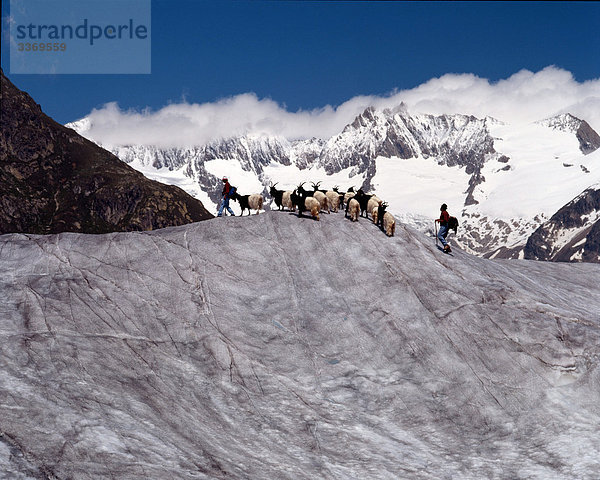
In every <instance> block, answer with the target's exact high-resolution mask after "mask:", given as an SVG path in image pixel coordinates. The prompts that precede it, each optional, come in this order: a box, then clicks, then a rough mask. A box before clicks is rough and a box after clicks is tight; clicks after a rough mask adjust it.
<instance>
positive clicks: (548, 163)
mask: <svg viewBox="0 0 600 480" xmlns="http://www.w3.org/2000/svg"><path fill="white" fill-rule="evenodd" d="M72 126H73V127H74V128H76V129H78V131H79V132H80V133H81V134H82V135H85V133H86V131H89V130H90V125H89V121H88V122H87V123H86V119H84V120H82V121H81V122H79V123H75V124H72ZM105 147H106V148H108V149H109V150H111V151H113V152H114V153H115V154H116V155H117V156H119V158H121V159H122V160H124V161H126V162H128V163H131V164H132V165H133V166H134V167H135V168H138V169H140V170H141V171H143V172H145V173H146V174H147V175H151V176H152V178H154V179H158V178H161V177H162V178H163V180H164V181H166V182H167V183H177V184H178V185H180V186H182V187H183V188H187V191H188V192H189V193H191V194H192V195H195V196H196V197H198V198H199V199H200V200H201V201H202V202H203V203H204V204H205V205H211V204H212V205H213V209H214V210H215V211H216V208H217V202H218V200H219V193H220V191H221V183H220V178H221V177H222V176H223V175H227V176H228V177H229V178H230V179H231V181H232V183H233V184H234V185H236V186H238V187H239V189H240V191H241V193H243V194H244V193H259V192H262V193H263V194H265V195H267V193H268V187H269V184H270V183H275V182H278V188H284V189H294V188H295V187H296V186H297V185H298V184H299V183H301V182H303V181H306V182H311V181H313V182H317V181H321V182H322V186H323V187H325V188H332V187H334V186H336V185H338V186H339V187H340V188H341V189H342V190H345V189H347V188H348V187H350V186H353V187H354V188H355V189H356V188H360V187H363V188H365V189H367V190H370V191H372V192H373V193H376V194H377V195H378V196H379V197H381V198H383V199H384V200H386V201H387V202H388V203H389V210H390V211H391V212H393V213H394V214H395V215H397V216H398V217H399V218H401V219H402V220H404V221H406V222H408V223H410V224H412V225H413V226H415V227H417V228H419V229H420V230H421V231H424V232H427V231H432V230H433V219H434V218H435V217H436V216H437V215H438V213H439V207H440V205H441V204H442V203H446V204H448V206H449V209H450V212H451V214H453V215H455V216H457V217H459V221H460V227H459V232H458V236H457V238H456V240H455V241H456V243H457V244H459V245H461V246H462V247H463V248H466V249H467V250H468V251H470V252H473V253H477V254H480V255H485V256H512V257H516V256H523V255H524V253H523V248H524V247H525V244H526V242H527V240H528V238H529V237H530V236H531V235H532V234H533V232H534V231H535V230H536V229H537V228H538V227H539V226H540V225H541V224H542V223H543V222H545V221H547V220H548V219H549V218H550V217H551V216H552V215H553V214H554V213H556V212H557V210H558V209H560V208H561V207H563V206H564V205H565V204H567V203H568V202H570V201H571V200H573V199H574V198H575V197H576V196H578V195H579V194H581V193H582V192H583V191H584V190H586V189H587V188H588V187H589V186H590V185H592V184H594V183H597V182H599V181H600V150H599V149H598V148H599V147H600V137H599V136H598V134H597V133H596V132H594V131H593V130H592V129H591V127H589V125H588V124H587V123H586V122H585V121H583V120H580V119H577V118H575V117H573V116H572V115H569V114H561V115H558V116H556V117H552V118H549V119H544V120H541V121H539V122H536V123H532V124H525V125H510V124H506V123H504V122H501V121H499V120H496V119H493V118H490V117H486V118H483V119H478V118H475V117H473V116H468V115H439V116H434V115H425V114H419V113H410V112H407V111H406V109H405V107H404V106H403V105H400V106H399V107H398V108H396V109H385V110H376V109H374V108H372V107H369V108H367V109H366V110H365V111H364V112H363V113H362V114H361V115H359V116H357V117H356V119H355V120H354V121H353V122H352V123H351V124H348V125H347V126H346V127H345V128H344V129H343V131H342V132H340V133H339V134H338V135H334V136H333V137H331V138H330V139H328V140H327V141H323V140H320V139H307V140H300V141H288V140H287V139H285V138H283V137H270V136H266V135H246V136H241V137H236V138H229V139H220V140H219V139H217V140H214V141H213V142H211V143H209V144H207V145H202V146H196V147H187V148H179V149H159V148H156V147H154V146H139V145H138V146H111V145H105ZM153 169H155V171H154V170H153ZM233 208H234V210H235V211H236V213H239V207H237V206H236V205H234V207H233ZM236 209H237V210H236Z"/></svg>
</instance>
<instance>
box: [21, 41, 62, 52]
mask: <svg viewBox="0 0 600 480" xmlns="http://www.w3.org/2000/svg"><path fill="white" fill-rule="evenodd" d="M66 49H67V44H66V43H19V44H17V50H18V51H19V52H64V51H65V50H66Z"/></svg>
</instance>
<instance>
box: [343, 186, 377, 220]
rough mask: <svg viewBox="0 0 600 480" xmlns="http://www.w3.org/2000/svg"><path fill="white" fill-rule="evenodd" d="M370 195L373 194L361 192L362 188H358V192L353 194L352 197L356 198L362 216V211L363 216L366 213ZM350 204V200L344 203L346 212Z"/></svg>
mask: <svg viewBox="0 0 600 480" xmlns="http://www.w3.org/2000/svg"><path fill="white" fill-rule="evenodd" d="M371 197H373V195H368V194H366V193H365V192H363V189H362V188H359V189H358V192H356V195H354V196H353V197H352V198H353V199H354V200H356V201H357V202H358V204H359V205H360V216H361V217H362V216H363V215H362V214H363V212H364V213H365V216H368V215H367V207H368V204H369V200H370V199H371ZM349 205H350V202H348V204H347V205H346V214H347V213H348V206H349Z"/></svg>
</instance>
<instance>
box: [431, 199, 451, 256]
mask: <svg viewBox="0 0 600 480" xmlns="http://www.w3.org/2000/svg"><path fill="white" fill-rule="evenodd" d="M440 210H441V212H442V213H441V214H440V218H436V219H435V222H436V223H439V224H440V229H439V230H438V234H437V238H439V240H440V242H442V245H443V246H444V252H450V251H451V250H450V245H448V242H447V241H446V236H447V235H448V222H449V220H450V214H449V213H448V205H446V204H445V203H444V204H442V206H441V207H440Z"/></svg>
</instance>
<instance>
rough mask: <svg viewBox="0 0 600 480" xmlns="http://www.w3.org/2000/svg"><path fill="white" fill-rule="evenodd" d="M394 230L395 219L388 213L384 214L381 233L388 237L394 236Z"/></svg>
mask: <svg viewBox="0 0 600 480" xmlns="http://www.w3.org/2000/svg"><path fill="white" fill-rule="evenodd" d="M395 230H396V219H395V218H394V216H393V215H392V214H391V213H390V212H385V213H384V214H383V231H384V232H385V234H386V235H387V236H388V237H393V236H394V231H395Z"/></svg>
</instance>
